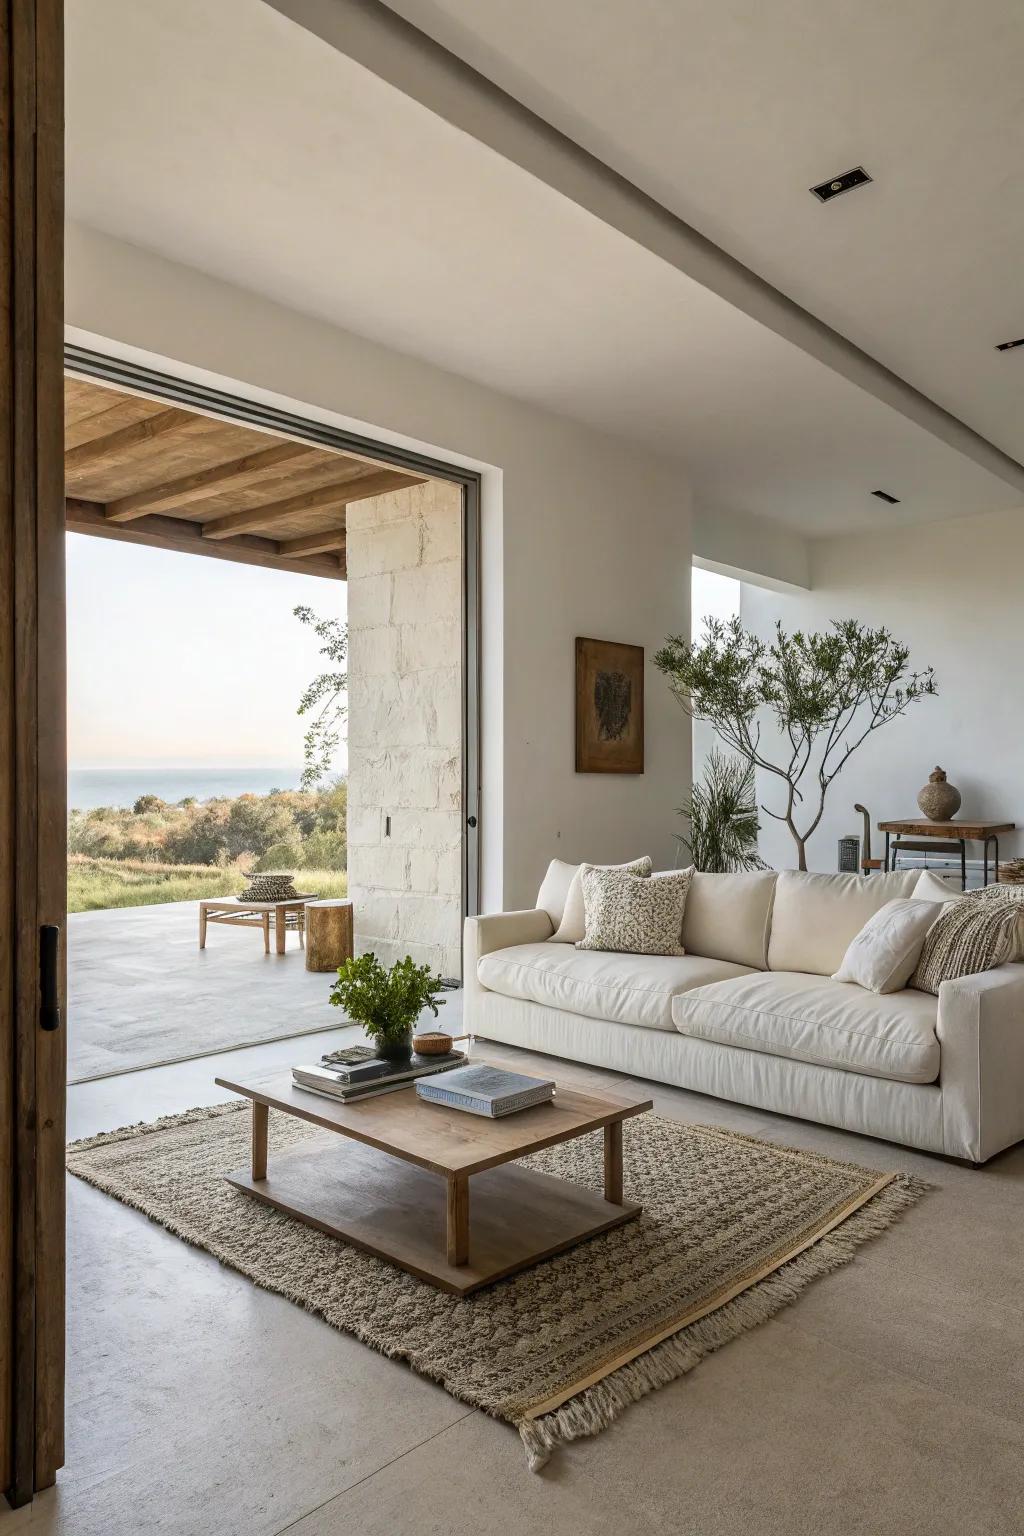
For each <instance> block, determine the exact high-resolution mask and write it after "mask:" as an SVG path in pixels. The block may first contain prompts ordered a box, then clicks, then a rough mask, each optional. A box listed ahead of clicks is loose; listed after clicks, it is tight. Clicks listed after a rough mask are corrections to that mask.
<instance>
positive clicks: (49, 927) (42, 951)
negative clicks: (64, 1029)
mask: <svg viewBox="0 0 1024 1536" xmlns="http://www.w3.org/2000/svg"><path fill="white" fill-rule="evenodd" d="M59 955H60V929H59V928H58V927H57V924H56V923H44V924H43V926H42V927H41V928H40V930H39V1027H40V1029H60V987H59V985H58V979H57V971H58V966H57V961H58V957H59Z"/></svg>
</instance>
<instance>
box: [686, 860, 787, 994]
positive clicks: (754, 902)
mask: <svg viewBox="0 0 1024 1536" xmlns="http://www.w3.org/2000/svg"><path fill="white" fill-rule="evenodd" d="M777 879H778V876H777V874H776V873H775V871H774V869H769V870H754V871H751V872H750V873H746V874H736V875H708V874H704V873H702V872H701V871H700V870H695V871H694V874H693V879H692V880H691V882H690V893H689V895H688V896H687V898H686V911H685V912H684V913H683V948H684V949H685V950H686V952H687V954H690V955H707V957H708V959H710V960H731V961H732V963H733V964H734V965H746V966H749V967H750V968H751V969H752V970H755V971H763V970H764V969H765V968H766V966H767V964H768V932H769V923H770V918H771V911H772V898H773V896H774V895H775V882H776V880H777Z"/></svg>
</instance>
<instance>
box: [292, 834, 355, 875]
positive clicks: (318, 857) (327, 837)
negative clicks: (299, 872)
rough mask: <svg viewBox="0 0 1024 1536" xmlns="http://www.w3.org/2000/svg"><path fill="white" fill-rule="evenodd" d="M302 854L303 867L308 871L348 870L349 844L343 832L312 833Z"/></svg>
mask: <svg viewBox="0 0 1024 1536" xmlns="http://www.w3.org/2000/svg"><path fill="white" fill-rule="evenodd" d="M300 853H301V863H302V866H303V867H304V868H306V869H347V868H348V843H347V841H346V838H345V833H344V832H343V831H341V832H311V833H310V834H309V836H308V837H307V838H306V841H305V842H304V843H303V845H302V847H301V849H300Z"/></svg>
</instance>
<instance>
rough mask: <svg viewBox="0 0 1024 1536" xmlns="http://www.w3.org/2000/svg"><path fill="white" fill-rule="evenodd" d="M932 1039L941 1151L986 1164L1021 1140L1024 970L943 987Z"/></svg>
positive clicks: (1007, 969) (1000, 969)
mask: <svg viewBox="0 0 1024 1536" xmlns="http://www.w3.org/2000/svg"><path fill="white" fill-rule="evenodd" d="M935 1033H936V1034H937V1035H938V1038H939V1047H940V1051H941V1057H940V1067H939V1071H940V1078H939V1081H940V1085H941V1088H942V1140H943V1149H944V1151H945V1152H947V1153H948V1154H949V1155H950V1156H952V1157H966V1158H969V1159H970V1160H971V1161H972V1162H975V1163H983V1162H985V1161H986V1159H987V1158H990V1157H994V1156H995V1154H996V1153H997V1152H1001V1151H1002V1150H1003V1148H1004V1147H1010V1146H1013V1144H1014V1143H1015V1142H1017V1141H1020V1140H1022V1139H1024V965H1021V964H1016V963H1015V964H1012V965H1000V966H997V967H996V968H995V970H992V971H982V972H980V973H979V974H978V975H977V976H961V977H959V978H958V979H957V980H956V981H944V982H943V983H942V985H941V986H940V988H939V1012H938V1019H937V1021H936V1026H935Z"/></svg>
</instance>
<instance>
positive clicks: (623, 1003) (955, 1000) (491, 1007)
mask: <svg viewBox="0 0 1024 1536" xmlns="http://www.w3.org/2000/svg"><path fill="white" fill-rule="evenodd" d="M571 874H572V868H571V866H568V865H561V866H558V865H552V870H551V871H549V874H548V877H547V878H546V879H545V882H544V885H543V886H542V888H541V897H540V898H539V901H542V902H543V905H538V907H537V908H535V909H533V910H530V911H525V912H502V913H497V914H494V915H491V916H486V917H472V918H468V919H467V921H466V927H465V965H464V987H465V1017H466V1024H467V1027H468V1028H469V1029H470V1030H471V1031H472V1032H473V1033H474V1034H476V1035H478V1036H481V1037H483V1038H485V1039H488V1040H496V1041H502V1042H504V1043H506V1044H509V1045H518V1046H523V1047H525V1048H527V1049H529V1050H533V1051H544V1052H547V1053H549V1054H551V1055H553V1056H561V1057H565V1058H568V1059H569V1060H573V1061H583V1062H588V1063H591V1064H593V1065H595V1066H600V1067H608V1068H611V1069H612V1070H615V1071H619V1072H627V1073H630V1074H632V1075H633V1076H639V1077H644V1078H649V1079H652V1080H653V1081H655V1082H662V1083H672V1084H675V1085H676V1086H678V1087H682V1088H691V1089H695V1090H697V1091H698V1092H700V1093H707V1094H713V1095H715V1096H716V1097H718V1098H723V1099H732V1100H735V1101H736V1102H738V1103H741V1104H752V1105H756V1106H758V1107H759V1108H762V1109H769V1110H776V1111H778V1112H780V1113H782V1114H786V1115H796V1116H799V1117H801V1118H803V1119H806V1120H817V1121H820V1122H822V1123H823V1124H825V1125H835V1126H841V1127H843V1128H844V1129H846V1130H853V1131H860V1132H863V1133H865V1134H866V1135H869V1136H880V1137H884V1138H885V1139H886V1140H889V1141H897V1142H902V1143H904V1144H905V1145H907V1146H911V1147H919V1148H922V1149H923V1150H925V1151H927V1152H939V1153H944V1154H946V1155H948V1156H952V1157H958V1158H964V1159H967V1160H969V1161H970V1162H974V1163H982V1162H984V1161H985V1160H986V1159H987V1158H990V1157H992V1156H994V1155H995V1153H997V1152H999V1151H1001V1150H1002V1149H1003V1148H1004V1147H1008V1146H1012V1145H1013V1143H1015V1142H1017V1141H1020V1140H1021V1139H1022V1138H1024V964H1016V963H1015V964H1009V965H1003V966H1000V967H999V968H998V969H996V970H992V971H986V972H984V973H983V974H981V975H978V976H968V977H965V978H963V979H961V980H958V981H947V982H943V984H942V986H941V988H940V992H939V996H938V997H935V996H933V995H932V994H930V993H927V992H918V991H915V990H914V989H912V988H908V989H906V990H904V991H902V992H895V993H891V994H888V995H878V994H876V993H873V992H868V991H865V990H864V989H862V988H860V987H857V986H853V985H850V984H848V983H845V982H837V981H832V980H831V979H830V978H831V974H832V972H833V971H835V970H837V969H838V966H839V962H840V961H841V959H842V957H843V954H844V952H845V950H846V947H847V945H848V944H849V942H850V940H851V939H852V938H853V936H854V934H856V933H857V932H858V931H859V930H860V928H861V927H862V926H863V924H864V923H865V922H866V921H867V919H868V918H869V917H870V916H871V915H872V913H874V912H876V911H877V910H878V909H879V908H880V907H881V906H883V905H884V903H885V902H887V901H890V900H892V899H893V897H896V896H910V895H912V894H913V893H914V888H915V886H916V885H917V884H918V880H919V877H918V875H917V874H916V873H911V874H907V873H900V874H878V875H870V876H867V877H862V876H858V875H811V874H797V873H794V872H789V871H786V872H783V873H781V874H779V875H776V874H775V873H774V872H772V873H764V874H743V875H705V874H697V875H695V876H694V880H693V884H692V886H691V889H690V894H689V897H688V899H687V905H686V914H685V919H684V924H683V946H684V948H685V949H686V954H685V955H683V956H680V957H674V956H662V955H655V956H651V955H632V954H611V953H605V952H601V951H594V950H579V949H576V948H575V946H574V945H572V944H567V943H553V942H552V941H551V936H552V934H553V933H554V932H555V931H556V929H557V927H558V925H559V922H560V921H561V916H562V908H564V904H565V897H566V893H567V889H568V881H569V878H570V877H571Z"/></svg>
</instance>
